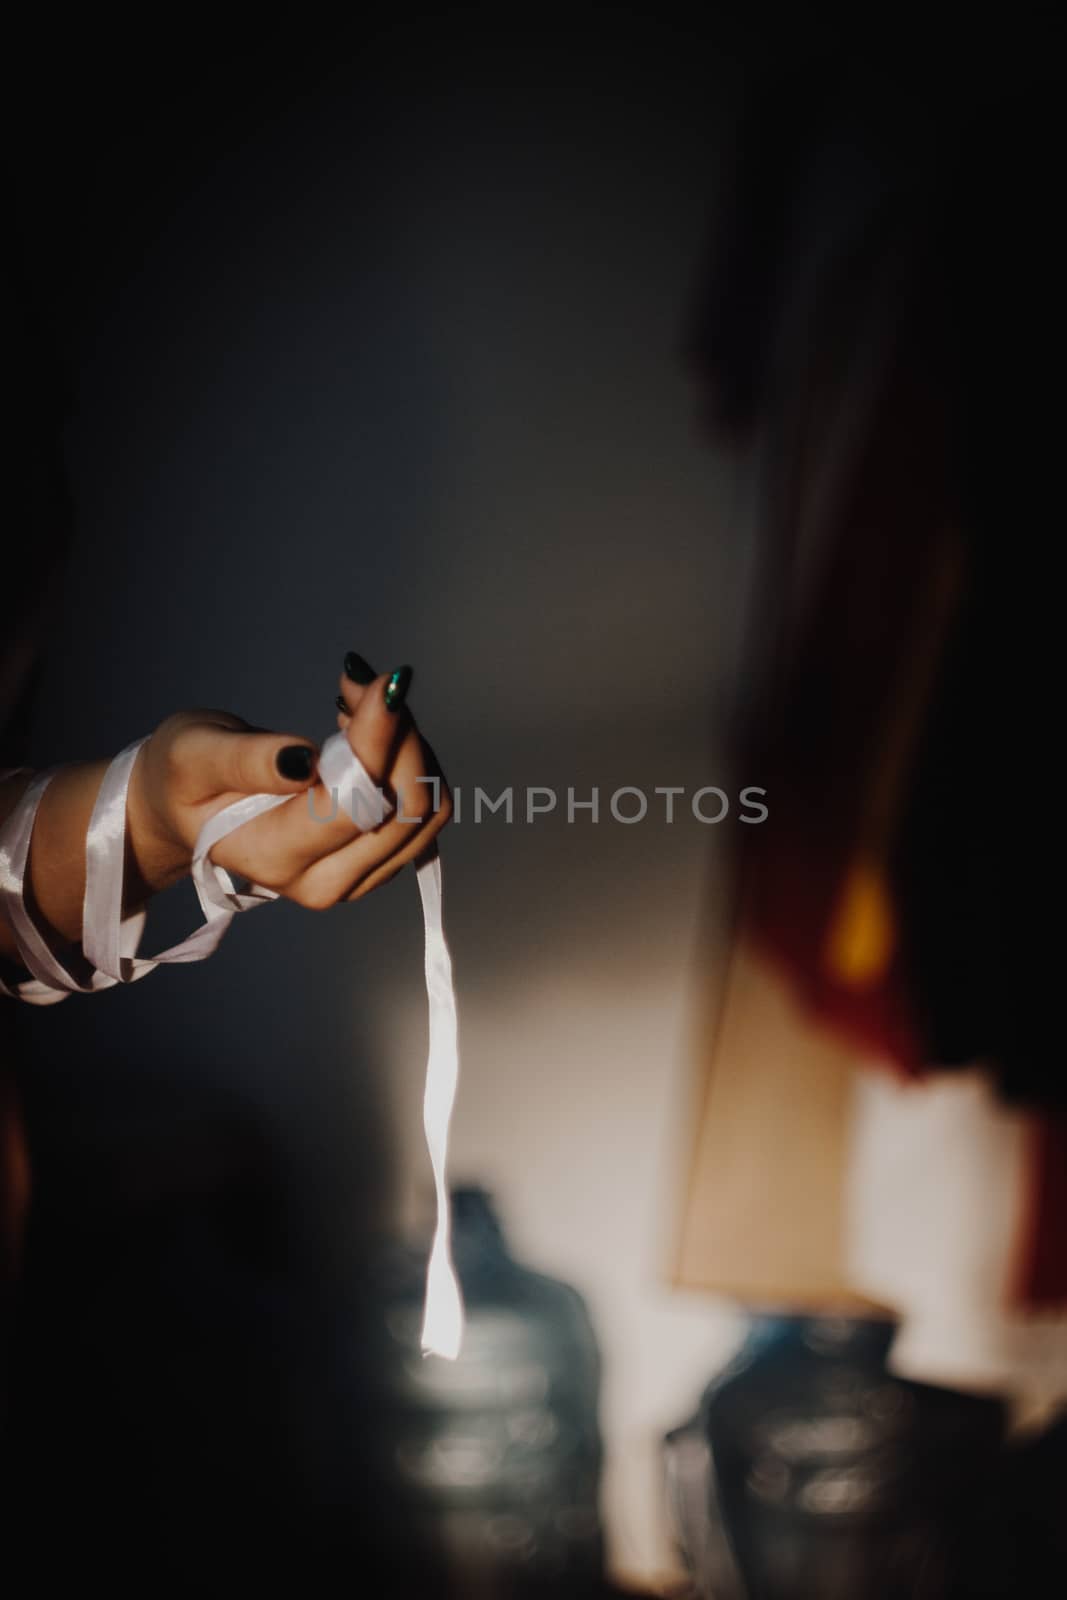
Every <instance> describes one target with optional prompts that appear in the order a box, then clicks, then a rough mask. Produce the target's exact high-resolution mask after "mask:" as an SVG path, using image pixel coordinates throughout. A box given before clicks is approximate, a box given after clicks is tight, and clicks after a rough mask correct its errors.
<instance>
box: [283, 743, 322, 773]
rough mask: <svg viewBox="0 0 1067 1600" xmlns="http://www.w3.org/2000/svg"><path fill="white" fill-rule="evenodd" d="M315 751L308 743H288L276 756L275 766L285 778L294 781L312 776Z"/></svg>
mask: <svg viewBox="0 0 1067 1600" xmlns="http://www.w3.org/2000/svg"><path fill="white" fill-rule="evenodd" d="M314 760H315V754H314V751H313V750H311V749H310V747H309V746H308V745H306V744H287V745H286V746H285V748H284V749H283V750H279V751H278V754H277V755H276V756H275V758H274V763H275V766H276V767H277V768H278V771H279V772H280V773H281V775H282V777H283V778H291V779H292V780H293V781H294V782H296V781H297V780H299V779H301V778H310V777H311V769H312V766H313V765H314Z"/></svg>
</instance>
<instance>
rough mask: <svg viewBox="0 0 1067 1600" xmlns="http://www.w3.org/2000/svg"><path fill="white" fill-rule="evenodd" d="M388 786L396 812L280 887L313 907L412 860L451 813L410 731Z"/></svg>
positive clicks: (443, 786) (443, 787) (358, 891)
mask: <svg viewBox="0 0 1067 1600" xmlns="http://www.w3.org/2000/svg"><path fill="white" fill-rule="evenodd" d="M390 786H391V788H392V789H393V792H394V794H395V797H396V804H397V810H396V815H395V816H394V817H392V818H390V819H389V821H387V822H384V823H382V824H381V826H380V827H377V828H375V829H373V830H372V831H370V832H368V833H363V834H359V835H358V836H356V837H355V838H353V839H352V840H351V842H350V843H348V844H346V845H344V846H342V847H341V848H340V849H337V850H334V851H332V852H331V853H330V854H328V855H325V856H323V857H321V858H320V859H319V860H317V861H315V862H313V863H312V864H311V865H310V866H309V867H308V868H307V870H306V871H305V872H303V873H302V874H301V875H300V877H299V878H297V879H295V880H294V881H293V882H292V883H290V884H289V885H288V886H287V887H286V889H285V893H286V895H287V896H288V897H289V898H291V899H295V900H299V902H300V903H301V904H302V905H308V906H314V907H323V906H331V905H336V903H337V902H338V901H339V900H347V899H358V898H360V897H361V896H362V894H363V893H366V892H369V889H370V888H371V887H374V886H376V885H377V883H379V882H385V881H386V879H387V878H390V877H393V876H394V875H395V874H396V873H397V872H399V871H400V870H401V868H402V867H404V866H406V865H407V863H408V862H409V861H412V860H414V859H415V857H416V856H417V855H419V854H420V853H421V852H422V851H423V850H424V849H425V848H426V846H427V844H428V843H429V841H430V840H431V839H432V838H433V837H434V836H435V835H436V834H438V833H439V832H440V831H441V829H442V828H443V827H444V825H445V823H446V822H447V821H448V820H449V818H450V817H451V815H452V797H451V795H450V793H449V790H448V785H447V783H446V782H445V779H444V776H443V774H442V773H441V769H440V767H439V766H438V764H437V761H436V758H435V757H434V754H433V751H432V750H431V749H430V748H429V746H428V745H426V744H425V743H424V742H423V740H422V739H421V738H420V737H419V735H418V733H417V732H415V730H414V729H412V731H411V732H410V733H409V735H408V736H407V737H406V738H405V739H404V741H403V744H402V745H401V747H400V750H399V752H398V754H397V757H396V761H395V763H394V766H393V769H392V771H391V772H390ZM285 809H288V808H285ZM371 879H373V883H372V882H371V881H370V880H371Z"/></svg>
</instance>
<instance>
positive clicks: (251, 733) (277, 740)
mask: <svg viewBox="0 0 1067 1600" xmlns="http://www.w3.org/2000/svg"><path fill="white" fill-rule="evenodd" d="M178 740H179V741H180V759H181V765H182V766H183V767H184V769H185V770H186V771H187V772H188V773H189V774H190V776H192V775H194V774H195V778H196V783H197V787H198V788H200V789H201V790H203V791H204V792H208V793H211V794H224V793H230V792H232V791H234V790H236V791H237V792H238V793H239V794H300V793H301V792H302V791H303V790H305V789H309V788H310V787H311V785H312V783H313V782H314V780H315V771H316V766H317V758H318V750H317V749H316V747H315V746H314V745H313V744H312V743H311V741H310V740H309V739H303V738H301V737H300V736H299V735H294V734H291V733H260V732H259V731H258V730H254V729H247V730H245V729H232V728H223V727H220V726H218V725H217V724H211V723H204V722H201V723H197V724H194V725H193V726H192V727H188V728H184V729H183V730H182V732H181V733H180V734H179V735H178Z"/></svg>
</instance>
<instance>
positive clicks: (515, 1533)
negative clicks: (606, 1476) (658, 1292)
mask: <svg viewBox="0 0 1067 1600" xmlns="http://www.w3.org/2000/svg"><path fill="white" fill-rule="evenodd" d="M452 1206H453V1253H454V1259H455V1265H456V1272H457V1275H458V1277H459V1280H460V1283H461V1285H462V1289H463V1297H464V1301H465V1305H466V1312H467V1326H466V1332H465V1335H464V1341H463V1348H462V1350H461V1352H460V1355H459V1358H458V1360H456V1361H455V1362H449V1361H442V1360H439V1359H437V1358H435V1357H432V1356H431V1357H424V1356H423V1355H422V1353H421V1351H420V1347H419V1336H420V1331H421V1324H422V1296H423V1285H424V1277H425V1267H426V1257H425V1254H423V1253H420V1252H417V1251H402V1252H397V1253H395V1254H394V1255H393V1257H392V1258H391V1261H390V1266H389V1283H388V1286H387V1295H386V1313H385V1317H386V1327H387V1330H388V1339H387V1353H386V1378H387V1391H388V1398H387V1408H386V1409H387V1413H388V1428H389V1433H390V1438H391V1451H390V1453H391V1462H392V1473H393V1475H394V1480H395V1487H396V1493H397V1495H398V1497H399V1498H400V1500H401V1501H402V1502H403V1503H405V1504H407V1505H409V1506H410V1509H411V1514H412V1516H413V1517H414V1518H415V1519H416V1521H417V1524H418V1527H419V1530H420V1532H421V1533H422V1534H423V1536H424V1537H427V1536H428V1537H429V1539H430V1540H431V1541H432V1543H433V1544H434V1545H436V1546H437V1548H438V1549H439V1551H440V1552H441V1558H442V1563H443V1566H444V1568H445V1570H446V1571H447V1573H448V1575H449V1578H450V1581H451V1584H452V1586H453V1589H454V1592H455V1593H457V1594H462V1595H463V1596H464V1600H468V1597H469V1600H474V1597H476V1596H477V1597H479V1600H481V1597H485V1600H489V1597H496V1596H500V1597H501V1600H503V1597H505V1596H506V1597H508V1600H511V1597H513V1596H521V1595H525V1594H533V1593H537V1594H542V1593H544V1592H546V1590H549V1591H550V1592H551V1593H552V1594H554V1595H555V1594H558V1595H561V1596H571V1595H573V1596H579V1595H586V1594H591V1593H594V1592H596V1585H597V1582H598V1580H599V1578H600V1574H601V1570H602V1563H603V1550H602V1537H601V1526H600V1517H599V1511H598V1491H599V1479H600V1463H601V1444H600V1434H599V1427H598V1421H597V1403H598V1394H599V1387H600V1361H599V1355H598V1351H597V1346H596V1341H595V1338H594V1335H593V1330H592V1326H591V1323H590V1320H589V1316H588V1313H587V1311H586V1308H585V1304H584V1302H583V1301H582V1299H581V1297H580V1296H579V1295H578V1294H577V1293H576V1292H575V1290H573V1289H571V1288H569V1287H568V1286H567V1285H566V1284H563V1283H558V1282H556V1281H555V1280H553V1279H551V1278H547V1277H544V1276H542V1275H541V1274H539V1273H535V1272H530V1271H528V1270H527V1269H526V1268H524V1267H522V1266H520V1265H519V1264H518V1263H517V1262H516V1261H515V1260H514V1259H513V1258H512V1256H511V1255H510V1253H509V1251H508V1248H507V1245H506V1243H505V1240H504V1237H503V1235H502V1232H501V1229H500V1225H499V1223H498V1221H497V1218H496V1215H495V1213H494V1210H493V1207H492V1204H491V1202H490V1199H489V1196H488V1195H487V1194H486V1193H485V1192H484V1191H483V1190H481V1189H476V1188H465V1189H458V1190H456V1191H455V1192H454V1194H453V1196H452Z"/></svg>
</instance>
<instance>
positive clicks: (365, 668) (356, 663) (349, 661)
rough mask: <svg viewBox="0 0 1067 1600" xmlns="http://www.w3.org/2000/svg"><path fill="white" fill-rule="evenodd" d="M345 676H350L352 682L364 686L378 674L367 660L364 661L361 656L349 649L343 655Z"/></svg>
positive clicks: (371, 681)
mask: <svg viewBox="0 0 1067 1600" xmlns="http://www.w3.org/2000/svg"><path fill="white" fill-rule="evenodd" d="M345 676H346V677H347V678H351V679H352V682H353V683H360V684H363V686H364V687H366V685H367V684H368V683H373V682H374V680H375V678H376V677H377V676H378V674H377V673H376V672H375V670H374V668H373V667H372V666H371V664H370V662H369V661H364V659H363V657H362V656H359V655H357V654H356V652H355V651H354V650H350V651H349V652H348V654H347V655H346V656H345Z"/></svg>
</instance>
